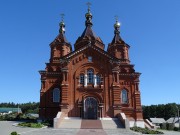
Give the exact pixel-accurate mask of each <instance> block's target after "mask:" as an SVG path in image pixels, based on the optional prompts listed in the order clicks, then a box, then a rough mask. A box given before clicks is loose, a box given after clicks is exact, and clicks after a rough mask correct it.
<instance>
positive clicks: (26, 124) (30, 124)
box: [18, 122, 45, 128]
mask: <svg viewBox="0 0 180 135" xmlns="http://www.w3.org/2000/svg"><path fill="white" fill-rule="evenodd" d="M18 126H22V127H31V128H42V127H44V126H45V125H44V124H42V123H36V122H22V123H19V124H18Z"/></svg>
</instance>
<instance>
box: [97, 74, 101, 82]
mask: <svg viewBox="0 0 180 135" xmlns="http://www.w3.org/2000/svg"><path fill="white" fill-rule="evenodd" d="M96 79H97V84H100V83H101V77H100V75H96Z"/></svg>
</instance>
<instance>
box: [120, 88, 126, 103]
mask: <svg viewBox="0 0 180 135" xmlns="http://www.w3.org/2000/svg"><path fill="white" fill-rule="evenodd" d="M121 99H122V103H123V104H127V103H128V93H127V90H125V89H124V90H122V92H121Z"/></svg>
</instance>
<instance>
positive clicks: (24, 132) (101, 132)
mask: <svg viewBox="0 0 180 135" xmlns="http://www.w3.org/2000/svg"><path fill="white" fill-rule="evenodd" d="M13 123H15V122H11V121H0V135H10V133H11V132H13V131H17V132H18V133H20V134H21V135H142V134H140V133H134V132H132V131H130V130H126V129H123V128H118V129H79V128H62V129H61V128H60V129H53V128H45V129H34V128H21V127H15V126H12V124H13ZM163 132H164V133H165V134H164V135H180V132H174V131H163Z"/></svg>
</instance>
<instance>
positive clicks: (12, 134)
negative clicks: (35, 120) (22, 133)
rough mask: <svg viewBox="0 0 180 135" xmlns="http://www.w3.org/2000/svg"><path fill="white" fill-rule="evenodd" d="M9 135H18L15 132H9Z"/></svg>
mask: <svg viewBox="0 0 180 135" xmlns="http://www.w3.org/2000/svg"><path fill="white" fill-rule="evenodd" d="M11 135H19V134H18V133H17V132H15V131H14V132H11Z"/></svg>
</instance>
